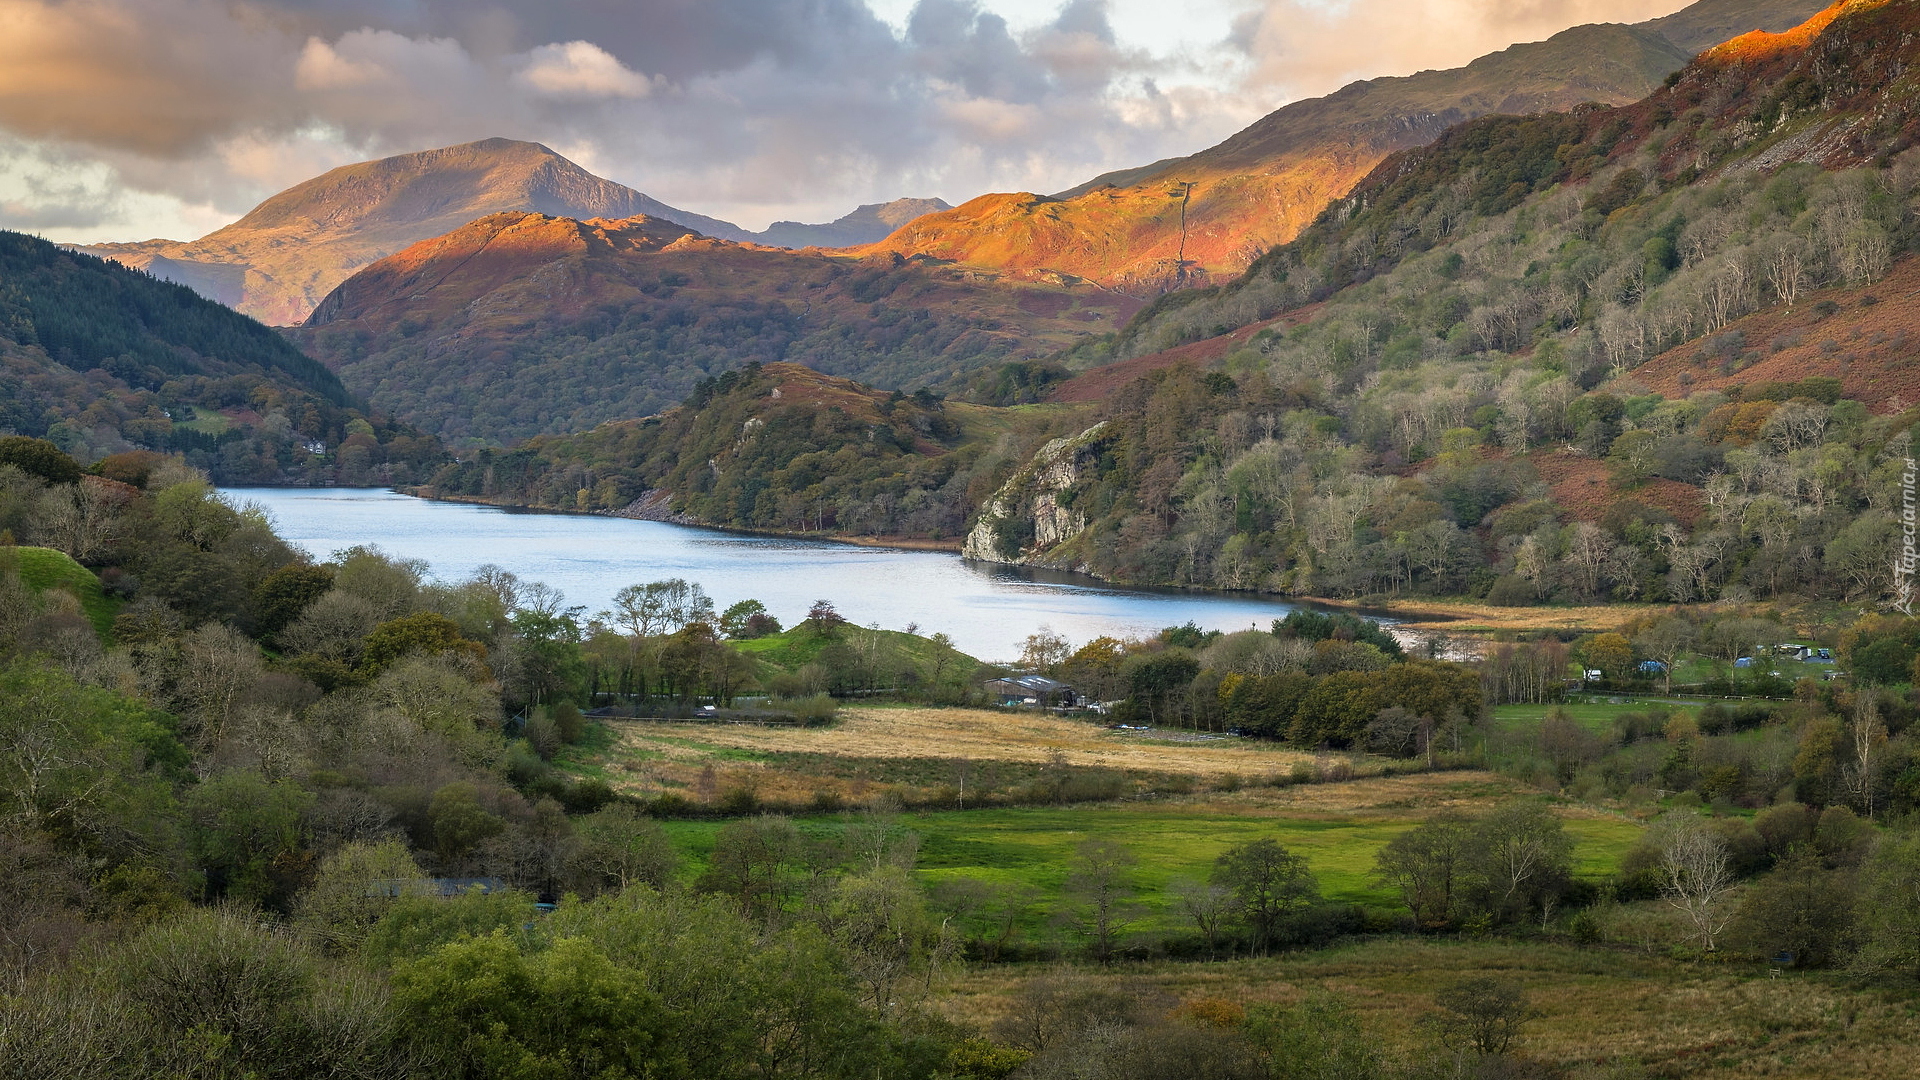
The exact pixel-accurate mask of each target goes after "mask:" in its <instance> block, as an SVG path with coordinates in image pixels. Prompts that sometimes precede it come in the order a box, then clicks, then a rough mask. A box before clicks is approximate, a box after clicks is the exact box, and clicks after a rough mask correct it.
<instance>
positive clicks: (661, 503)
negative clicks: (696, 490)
mask: <svg viewBox="0 0 1920 1080" xmlns="http://www.w3.org/2000/svg"><path fill="white" fill-rule="evenodd" d="M600 513H602V514H604V515H606V516H607V517H620V518H632V519H633V520H635V521H666V522H671V523H672V524H675V525H705V524H706V522H704V521H701V520H700V519H699V518H696V517H694V516H693V515H691V514H682V513H680V512H679V511H677V510H675V509H674V508H673V492H671V491H665V490H662V489H660V488H648V489H647V490H646V491H643V492H641V493H640V497H639V498H637V499H635V500H633V501H632V502H630V503H628V504H627V505H625V506H623V507H621V508H620V509H618V510H602V511H600Z"/></svg>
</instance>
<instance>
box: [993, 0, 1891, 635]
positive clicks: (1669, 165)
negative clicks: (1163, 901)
mask: <svg viewBox="0 0 1920 1080" xmlns="http://www.w3.org/2000/svg"><path fill="white" fill-rule="evenodd" d="M1916 66H1920V3H1916V2H1914V0H1842V2H1840V3H1836V4H1834V5H1833V6H1832V7H1830V8H1828V9H1825V10H1824V11H1822V12H1820V13H1817V14H1816V15H1815V16H1814V17H1813V18H1811V19H1809V20H1808V21H1806V22H1805V23H1803V24H1802V25H1800V26H1798V27H1796V28H1793V29H1791V30H1789V31H1786V32H1783V33H1764V32H1756V33H1751V34H1745V35H1741V36H1740V37H1737V38H1735V39H1733V40H1731V41H1728V42H1725V43H1723V44H1721V45H1719V46H1716V47H1714V48H1712V49H1709V50H1707V51H1705V52H1704V53H1702V54H1700V55H1699V56H1698V57H1696V58H1695V59H1694V60H1693V61H1692V62H1690V63H1689V64H1688V65H1687V66H1686V67H1685V68H1683V69H1681V70H1680V71H1678V72H1676V73H1675V74H1674V76H1673V77H1671V78H1670V79H1668V80H1666V82H1665V85H1663V86H1662V87H1661V88H1660V89H1658V90H1656V91H1654V92H1653V93H1652V94H1650V95H1649V96H1647V97H1646V98H1645V99H1643V100H1641V101H1639V102H1636V103H1633V104H1631V105H1628V106H1623V107H1618V108H1585V109H1576V110H1574V111H1573V112H1571V113H1561V114H1543V115H1533V116H1488V117H1482V118H1480V119H1477V120H1473V121H1469V122H1467V123H1465V124H1461V125H1459V126H1456V127H1454V128H1451V129H1449V130H1448V131H1447V132H1446V133H1445V134H1444V135H1442V137H1441V138H1439V139H1438V140H1436V141H1434V142H1433V143H1432V144H1430V145H1428V146H1425V147H1420V148H1416V149H1412V150H1407V151H1402V152H1400V153H1398V154H1395V155H1393V156H1391V157H1389V158H1388V159H1387V160H1385V161H1383V162H1382V163H1381V164H1380V165H1379V166H1378V167H1377V168H1376V169H1375V170H1373V172H1372V173H1371V174H1369V176H1368V177H1367V178H1366V179H1365V180H1363V181H1362V182H1361V183H1360V184H1359V185H1357V186H1356V187H1355V188H1354V190H1353V191H1352V192H1351V193H1349V195H1348V196H1347V197H1346V198H1344V199H1342V200H1340V201H1339V202H1338V203H1336V204H1335V205H1333V206H1330V207H1329V208H1327V210H1326V211H1325V212H1324V213H1323V214H1322V215H1321V216H1320V217H1319V218H1318V219H1317V220H1316V221H1315V222H1314V223H1313V224H1312V225H1311V226H1310V227H1308V228H1307V229H1306V230H1304V231H1303V232H1302V233H1301V235H1300V236H1299V237H1297V238H1296V239H1295V240H1293V241H1292V242H1290V243H1289V244H1287V245H1284V246H1282V247H1280V248H1277V249H1275V250H1274V251H1272V252H1270V253H1268V254H1267V255H1265V256H1263V257H1262V258H1261V259H1259V260H1258V261H1257V262H1256V263H1255V264H1254V265H1253V266H1252V267H1251V268H1250V269H1249V270H1248V271H1247V273H1246V274H1245V275H1243V276H1242V277H1241V278H1240V279H1238V280H1236V281H1234V282H1232V283H1230V284H1227V285H1223V286H1219V287H1215V288H1209V289H1196V290H1187V291H1183V292H1176V293H1170V294H1168V295H1167V296H1165V297H1163V298H1161V300H1160V301H1159V302H1157V303H1156V304H1155V305H1154V306H1153V307H1151V308H1149V309H1146V310H1143V311H1142V313H1141V314H1140V315H1138V316H1136V318H1135V319H1134V321H1133V322H1132V323H1131V324H1130V325H1129V327H1128V328H1127V330H1126V332H1125V333H1124V334H1123V335H1122V339H1121V344H1122V346H1123V348H1122V349H1120V350H1119V351H1121V352H1124V353H1129V354H1131V355H1133V356H1134V357H1135V358H1136V359H1135V360H1132V361H1129V362H1128V364H1127V365H1122V366H1123V367H1126V368H1130V369H1132V370H1136V371H1141V372H1144V374H1143V375H1142V376H1141V377H1139V378H1137V379H1135V380H1133V381H1131V382H1129V383H1126V384H1125V385H1122V386H1120V387H1119V388H1117V389H1114V390H1111V391H1110V392H1109V393H1108V394H1107V396H1106V397H1105V398H1104V399H1103V400H1102V401H1101V403H1100V404H1101V408H1100V409H1099V411H1098V412H1097V413H1096V414H1093V415H1087V414H1085V413H1084V412H1063V413H1062V414H1060V421H1061V425H1060V426H1059V427H1058V428H1056V430H1055V432H1054V435H1055V438H1054V439H1052V440H1049V441H1048V442H1046V443H1045V444H1043V445H1041V446H1040V448H1039V449H1038V451H1037V452H1036V453H1034V455H1033V456H1032V457H1031V458H1030V460H1029V461H1028V462H1027V463H1025V464H1024V465H1023V466H1022V467H1021V468H1018V469H1015V470H1012V471H1011V472H1010V474H1009V479H1008V481H1007V482H1006V483H1005V484H1004V485H1003V486H1002V487H1001V488H1000V489H998V490H997V491H995V492H994V493H993V494H991V495H989V496H983V497H982V498H981V500H980V502H979V505H980V506H981V507H982V510H981V512H980V514H979V516H978V517H977V518H976V519H975V521H974V524H973V526H972V528H971V530H970V534H969V541H968V545H967V550H968V552H969V554H971V555H973V556H974V557H976V558H984V559H990V560H996V561H1006V562H1016V563H1024V564H1030V565H1037V566H1045V567H1061V568H1071V569H1078V570H1085V571H1090V572H1092V573H1095V574H1097V575H1100V576H1102V577H1106V578H1109V579H1112V580H1118V581H1126V582H1133V583H1141V584H1181V585H1211V586H1214V587H1224V588H1232V589H1257V590H1263V591H1277V592H1284V593H1293V594H1304V595H1320V596H1328V595H1337V596H1346V597H1356V598H1363V597H1370V596H1371V597H1378V598H1383V599H1384V598H1387V597H1391V596H1398V595H1404V594H1406V593H1414V594H1424V595H1437V596H1463V595H1464V596H1468V597H1472V598H1474V599H1476V600H1479V601H1482V602H1485V603H1488V604H1491V605H1494V606H1506V605H1522V604H1532V603H1537V602H1541V601H1553V602H1561V603H1566V604H1570V605H1578V604H1590V603H1593V602H1595V601H1597V600H1603V599H1618V600H1640V601H1655V602H1674V603H1688V602H1695V601H1700V600H1710V599H1720V598H1726V599H1734V600H1738V599H1743V598H1755V599H1771V600H1775V601H1782V602H1792V601H1794V600H1795V599H1796V598H1802V599H1804V598H1817V599H1823V600H1839V601H1845V602H1849V603H1860V602H1872V601H1874V600H1875V599H1876V598H1877V597H1880V596H1883V595H1885V594H1886V593H1887V592H1888V591H1890V590H1891V589H1892V588H1893V587H1894V584H1895V583H1894V582H1893V581H1892V580H1891V573H1892V571H1891V569H1890V567H1891V563H1890V562H1889V560H1888V557H1887V556H1886V552H1887V551H1888V550H1891V549H1892V547H1894V546H1897V538H1898V534H1899V527H1900V526H1899V522H1898V521H1897V519H1896V517H1895V514H1896V513H1897V506H1896V505H1895V503H1896V502H1897V500H1895V499H1893V498H1892V496H1890V495H1889V494H1888V493H1889V492H1892V491H1895V490H1897V488H1898V479H1899V473H1900V470H1901V469H1902V468H1903V467H1904V466H1903V463H1904V462H1905V460H1906V455H1907V450H1906V439H1907V431H1908V429H1910V428H1911V427H1912V425H1913V424H1914V422H1915V420H1916V418H1920V410H1916V409H1915V407H1914V401H1915V395H1916V393H1920V389H1916V388H1917V387H1920V380H1916V379H1915V377H1914V374H1913V372H1912V370H1911V369H1912V365H1911V362H1910V359H1909V358H1910V356H1911V342H1912V340H1914V339H1913V334H1914V333H1916V332H1917V331H1920V302H1916V299H1915V298H1916V295H1920V293H1916V291H1915V287H1914V286H1915V283H1916V282H1920V215H1917V214H1916V212H1915V204H1914V201H1913V200H1914V197H1915V195H1916V194H1917V193H1920V147H1917V144H1920V88H1916V84H1915V82H1914V81H1913V79H1912V77H1911V75H1910V74H1909V73H1910V72H1912V71H1913V70H1914V69H1915V68H1916ZM1282 323H1284V324H1285V325H1282ZM1099 370H1100V369H1096V372H1097V371H1099ZM1072 385H1073V384H1068V385H1067V386H1066V387H1062V389H1061V392H1062V393H1063V394H1064V393H1066V392H1067V391H1068V390H1070V389H1071V388H1072ZM1074 424H1081V425H1082V426H1080V427H1078V428H1077V429H1076V428H1075V427H1073V425H1074Z"/></svg>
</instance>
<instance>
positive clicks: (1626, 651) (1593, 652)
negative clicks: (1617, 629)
mask: <svg viewBox="0 0 1920 1080" xmlns="http://www.w3.org/2000/svg"><path fill="white" fill-rule="evenodd" d="M1574 652H1575V656H1576V658H1577V659H1578V660H1579V661H1580V662H1581V663H1582V664H1585V665H1586V666H1587V667H1589V668H1592V669H1594V670H1596V671H1599V672H1600V673H1601V674H1603V675H1605V676H1606V677H1607V678H1608V679H1613V680H1616V681H1617V680H1619V679H1624V678H1626V677H1627V673H1628V672H1630V671H1632V670H1633V646H1632V644H1630V643H1629V642H1628V641H1627V639H1626V636H1625V635H1623V634H1615V633H1606V634H1595V635H1594V636H1592V637H1590V638H1583V639H1581V641H1579V642H1578V643H1576V644H1575V645H1574Z"/></svg>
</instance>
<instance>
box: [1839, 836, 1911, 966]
mask: <svg viewBox="0 0 1920 1080" xmlns="http://www.w3.org/2000/svg"><path fill="white" fill-rule="evenodd" d="M1859 895H1860V900H1859V905H1858V907H1857V908H1856V911H1857V912H1858V916H1859V917H1858V921H1857V925H1858V934H1859V939H1860V949H1859V951H1858V952H1857V953H1855V955H1854V958H1853V967H1854V969H1855V970H1857V971H1862V972H1875V971H1887V970H1890V969H1904V970H1906V971H1907V972H1908V973H1909V974H1911V975H1916V976H1920V832H1915V831H1914V830H1912V829H1911V828H1909V829H1906V830H1903V831H1900V832H1894V833H1888V834H1887V835H1885V836H1882V837H1881V838H1880V843H1879V846H1878V847H1877V848H1875V849H1874V853H1873V857H1872V858H1870V859H1868V860H1867V862H1866V865H1865V866H1863V867H1862V868H1861V872H1860V894H1859Z"/></svg>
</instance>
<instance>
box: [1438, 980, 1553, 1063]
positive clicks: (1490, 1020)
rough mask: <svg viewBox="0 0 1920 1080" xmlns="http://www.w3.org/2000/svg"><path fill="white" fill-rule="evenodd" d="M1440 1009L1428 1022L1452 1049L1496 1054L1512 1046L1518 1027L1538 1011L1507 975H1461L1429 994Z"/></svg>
mask: <svg viewBox="0 0 1920 1080" xmlns="http://www.w3.org/2000/svg"><path fill="white" fill-rule="evenodd" d="M1433 1003H1434V1004H1435V1005H1438V1006H1439V1007H1440V1010H1441V1011H1440V1012H1439V1013H1437V1014H1435V1015H1433V1016H1432V1017H1430V1018H1429V1020H1428V1023H1429V1024H1431V1025H1432V1026H1433V1028H1434V1029H1435V1030H1436V1031H1437V1032H1438V1033H1439V1035H1440V1041H1441V1042H1442V1043H1443V1044H1445V1045H1446V1047H1447V1049H1449V1050H1453V1051H1455V1052H1462V1051H1466V1052H1471V1053H1475V1054H1486V1055H1500V1054H1505V1053H1506V1052H1507V1051H1509V1050H1511V1049H1512V1048H1513V1043H1514V1040H1516V1039H1518V1038H1519V1037H1520V1029H1521V1028H1522V1027H1524V1026H1526V1024H1527V1022H1528V1021H1530V1020H1535V1019H1538V1018H1539V1017H1540V1016H1541V1015H1542V1014H1541V1013H1540V1012H1539V1010H1537V1009H1534V1008H1533V1007H1532V1006H1530V1005H1529V1004H1528V1003H1527V992H1526V989H1525V988H1524V987H1522V986H1521V985H1520V984H1519V983H1517V982H1513V981H1511V980H1507V979H1496V978H1491V977H1485V976H1483V977H1480V978H1473V979H1463V980H1461V981H1460V982H1457V983H1454V984H1453V985H1452V986H1449V987H1447V988H1446V989H1444V990H1442V991H1440V992H1439V993H1437V994H1435V995H1433Z"/></svg>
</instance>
